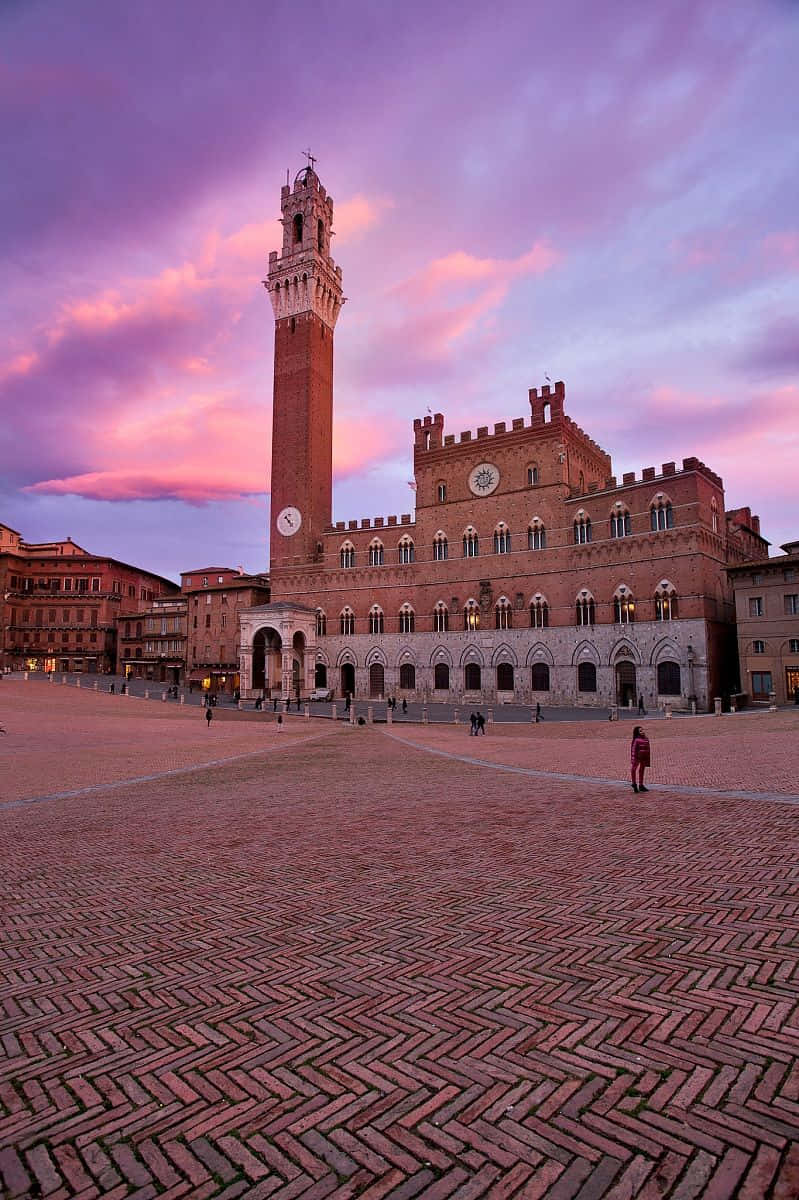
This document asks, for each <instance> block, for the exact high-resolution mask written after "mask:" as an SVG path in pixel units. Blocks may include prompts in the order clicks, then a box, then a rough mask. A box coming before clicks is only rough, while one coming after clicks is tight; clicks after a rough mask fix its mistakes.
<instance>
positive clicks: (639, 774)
mask: <svg viewBox="0 0 799 1200" xmlns="http://www.w3.org/2000/svg"><path fill="white" fill-rule="evenodd" d="M649 765H650V748H649V738H648V737H647V736H646V734H645V733H644V731H643V729H642V728H641V726H640V725H636V727H635V729H634V730H633V737H632V741H631V742H630V777H631V779H632V784H633V791H634V792H648V791H649V788H648V787H644V771H645V770H646V768H647V767H648V766H649Z"/></svg>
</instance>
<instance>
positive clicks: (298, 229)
mask: <svg viewBox="0 0 799 1200" xmlns="http://www.w3.org/2000/svg"><path fill="white" fill-rule="evenodd" d="M293 224H294V244H295V245H296V244H297V243H298V242H301V241H302V213H296V214H295V217H294V223H293Z"/></svg>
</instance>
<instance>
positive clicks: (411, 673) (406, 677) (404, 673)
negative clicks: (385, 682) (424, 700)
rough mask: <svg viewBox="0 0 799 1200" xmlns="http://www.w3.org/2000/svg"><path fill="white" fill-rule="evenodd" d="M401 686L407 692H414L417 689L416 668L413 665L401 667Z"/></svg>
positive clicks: (404, 664) (406, 664)
mask: <svg viewBox="0 0 799 1200" xmlns="http://www.w3.org/2000/svg"><path fill="white" fill-rule="evenodd" d="M399 685H400V687H401V688H402V690H403V691H405V692H412V691H413V689H414V688H415V687H416V667H415V666H414V665H413V663H403V664H402V666H401V667H400V674H399Z"/></svg>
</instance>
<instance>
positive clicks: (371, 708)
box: [366, 704, 375, 725]
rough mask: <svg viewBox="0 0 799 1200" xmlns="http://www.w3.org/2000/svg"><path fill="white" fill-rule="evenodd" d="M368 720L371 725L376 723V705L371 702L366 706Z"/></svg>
mask: <svg viewBox="0 0 799 1200" xmlns="http://www.w3.org/2000/svg"><path fill="white" fill-rule="evenodd" d="M366 720H367V723H368V724H369V725H373V724H374V720H375V711H374V706H373V705H371V704H367V706H366Z"/></svg>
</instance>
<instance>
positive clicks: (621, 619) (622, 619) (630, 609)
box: [613, 588, 635, 625]
mask: <svg viewBox="0 0 799 1200" xmlns="http://www.w3.org/2000/svg"><path fill="white" fill-rule="evenodd" d="M613 619H614V621H615V622H616V624H617V625H632V623H633V621H634V620H635V601H634V600H633V598H632V594H631V593H630V592H628V591H627V589H626V588H620V589H619V591H618V593H617V595H616V596H614V598H613Z"/></svg>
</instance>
